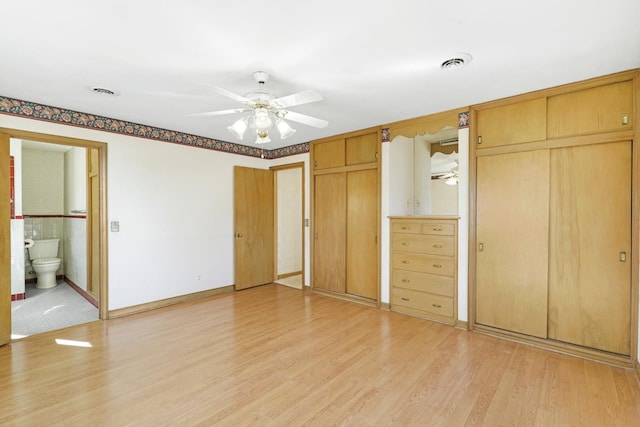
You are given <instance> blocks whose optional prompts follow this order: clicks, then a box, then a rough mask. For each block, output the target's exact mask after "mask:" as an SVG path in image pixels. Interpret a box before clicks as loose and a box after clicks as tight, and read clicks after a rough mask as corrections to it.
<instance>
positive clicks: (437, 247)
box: [433, 245, 442, 249]
mask: <svg viewBox="0 0 640 427" xmlns="http://www.w3.org/2000/svg"><path fill="white" fill-rule="evenodd" d="M433 247H434V248H436V249H440V248H441V247H442V245H433Z"/></svg>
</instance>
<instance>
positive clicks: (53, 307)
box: [0, 129, 107, 344]
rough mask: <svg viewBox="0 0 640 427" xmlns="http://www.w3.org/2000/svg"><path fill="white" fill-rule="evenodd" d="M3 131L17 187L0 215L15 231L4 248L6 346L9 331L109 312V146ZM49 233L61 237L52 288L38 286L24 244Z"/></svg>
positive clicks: (1, 307)
mask: <svg viewBox="0 0 640 427" xmlns="http://www.w3.org/2000/svg"><path fill="white" fill-rule="evenodd" d="M0 132H2V133H4V134H5V136H7V135H8V136H10V140H8V141H7V138H5V137H3V138H2V144H3V145H5V144H7V145H9V147H8V148H9V150H6V148H7V147H4V148H5V149H3V150H1V151H0V153H1V154H0V156H1V157H3V158H2V159H0V161H2V162H3V165H5V164H10V165H12V167H11V168H10V171H8V172H9V173H8V174H7V175H5V174H4V173H3V174H2V176H3V178H4V177H5V176H6V177H7V178H8V179H7V185H10V187H11V189H12V190H11V191H12V192H11V193H10V198H11V205H10V215H8V216H6V215H5V214H4V211H3V212H2V213H0V215H2V218H1V219H0V221H1V225H0V228H2V229H3V231H2V233H7V228H8V229H9V230H8V233H7V234H8V235H9V236H10V239H9V241H10V242H11V243H10V256H7V254H6V253H3V252H2V251H0V254H1V255H0V267H1V268H0V270H2V272H3V274H2V276H3V277H2V279H0V292H2V296H1V297H0V317H2V318H3V319H7V318H8V319H11V321H10V323H9V325H8V328H9V334H7V331H6V329H7V325H6V323H7V322H2V323H1V324H0V344H2V343H6V342H7V341H8V340H7V339H6V338H5V337H7V336H8V337H9V338H10V339H11V338H13V339H17V338H21V336H24V335H30V334H32V333H39V332H44V331H46V330H52V329H59V328H61V327H66V326H70V325H71V324H77V323H84V322H86V321H91V320H97V319H98V318H101V319H104V318H106V313H107V301H106V296H107V293H106V289H107V283H106V240H105V239H106V233H105V232H104V230H106V226H105V222H104V221H105V220H104V218H105V215H104V212H105V205H106V174H105V168H104V165H105V161H106V144H103V143H98V142H94V141H86V140H78V139H73V138H64V137H57V136H51V135H45V134H36V133H31V132H24V131H17V130H9V129H0ZM7 151H8V153H7ZM7 154H9V155H8V156H7ZM5 157H6V160H7V161H6V163H5ZM3 172H4V171H3ZM3 180H4V179H3ZM0 184H2V182H0ZM44 238H54V239H59V250H58V257H59V258H61V266H60V268H59V269H58V271H57V272H56V276H57V284H58V285H57V286H55V287H54V288H51V289H38V288H37V287H36V284H35V283H34V282H35V279H36V277H35V275H34V274H33V268H32V267H31V264H30V263H29V261H28V258H29V255H28V253H29V252H28V250H25V249H24V245H25V239H30V240H34V239H36V240H37V239H44ZM5 267H6V268H5ZM6 272H10V274H9V275H7V274H6ZM7 276H9V277H7ZM7 282H8V283H7ZM38 323H41V325H38ZM42 328H44V329H42ZM11 330H13V336H11V335H12V334H11ZM24 331H26V332H27V333H26V334H25V333H23V332H24ZM33 331H35V332H33Z"/></svg>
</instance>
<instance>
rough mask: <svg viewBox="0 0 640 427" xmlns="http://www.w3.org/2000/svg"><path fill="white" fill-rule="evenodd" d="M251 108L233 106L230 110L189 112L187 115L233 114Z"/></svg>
mask: <svg viewBox="0 0 640 427" xmlns="http://www.w3.org/2000/svg"><path fill="white" fill-rule="evenodd" d="M250 110H251V108H233V109H231V110H220V111H207V112H205V113H194V114H189V116H193V117H198V116H222V115H225V114H233V113H243V112H245V111H250Z"/></svg>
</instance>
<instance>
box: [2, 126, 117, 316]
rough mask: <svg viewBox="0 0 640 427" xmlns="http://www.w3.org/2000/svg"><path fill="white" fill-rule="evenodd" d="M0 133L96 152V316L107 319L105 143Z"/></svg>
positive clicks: (5, 130)
mask: <svg viewBox="0 0 640 427" xmlns="http://www.w3.org/2000/svg"><path fill="white" fill-rule="evenodd" d="M0 133H6V134H8V135H9V136H10V137H12V138H18V139H26V140H32V141H40V142H46V143H48V144H60V145H69V146H74V147H84V148H95V149H97V150H98V162H99V169H100V170H99V175H100V176H99V180H100V189H101V191H100V237H99V238H100V248H101V253H100V298H99V305H100V307H99V308H98V315H99V318H100V319H108V318H109V317H108V314H109V311H108V307H109V300H108V296H109V293H108V289H109V286H108V277H109V274H108V265H109V264H108V254H109V249H108V236H107V230H108V228H107V222H108V217H107V144H106V143H105V142H99V141H92V140H88V139H80V138H71V137H66V136H59V135H51V134H46V133H39V132H31V131H25V130H20V129H11V128H0Z"/></svg>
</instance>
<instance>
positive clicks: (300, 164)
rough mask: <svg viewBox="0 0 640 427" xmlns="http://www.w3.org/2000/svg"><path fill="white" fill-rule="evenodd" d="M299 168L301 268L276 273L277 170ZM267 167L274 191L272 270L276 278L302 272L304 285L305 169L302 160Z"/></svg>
mask: <svg viewBox="0 0 640 427" xmlns="http://www.w3.org/2000/svg"><path fill="white" fill-rule="evenodd" d="M298 168H300V169H301V171H300V172H301V174H302V177H301V178H302V179H301V185H302V191H301V192H300V197H301V198H302V203H301V205H302V212H301V213H300V215H301V218H302V231H301V236H302V247H301V248H300V250H301V252H302V270H301V271H297V272H292V273H286V274H278V174H277V172H279V171H282V170H287V169H298ZM269 169H271V170H272V171H273V172H274V174H273V182H274V186H275V187H274V192H273V206H274V207H275V212H274V216H273V219H274V221H273V226H274V239H273V241H274V242H273V244H274V257H273V262H274V266H273V271H274V272H275V274H276V277H275V278H276V279H284V278H285V277H290V276H295V275H298V274H302V284H303V286H304V277H305V256H304V255H305V245H306V239H305V232H304V229H305V217H304V212H305V210H304V208H305V196H306V194H305V170H304V162H296V163H287V164H284V165H278V166H271V167H270V168H269Z"/></svg>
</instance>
